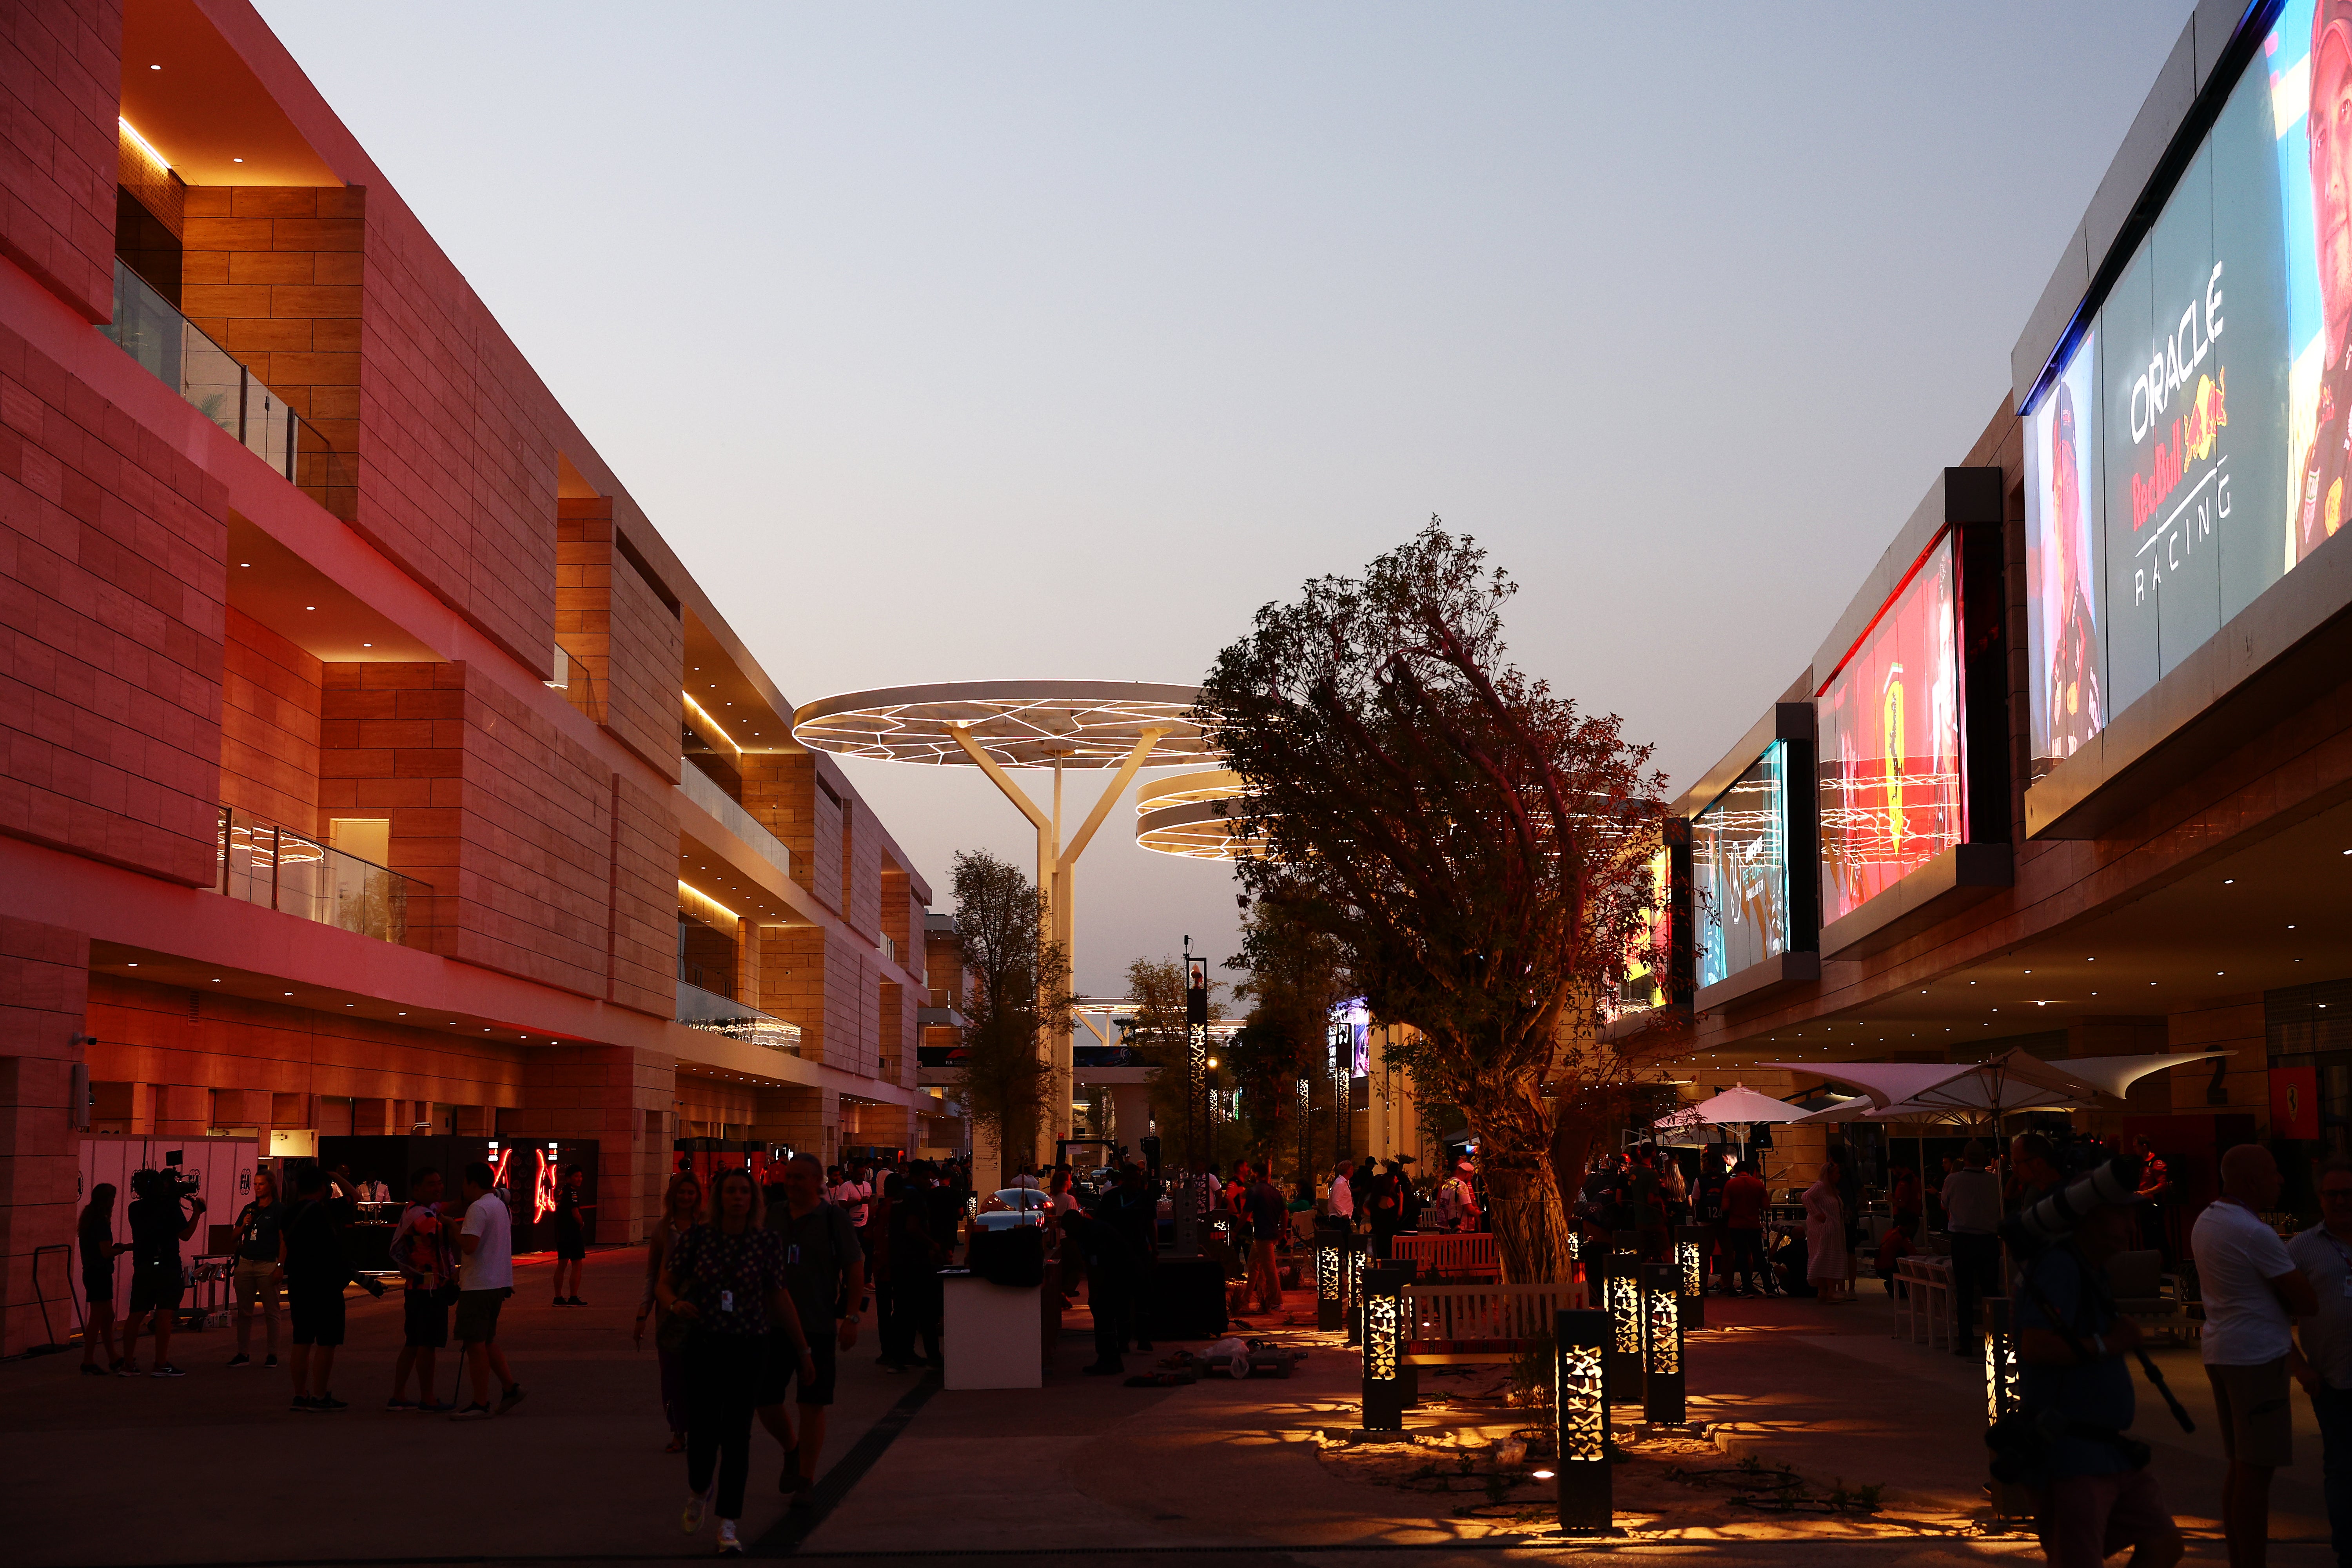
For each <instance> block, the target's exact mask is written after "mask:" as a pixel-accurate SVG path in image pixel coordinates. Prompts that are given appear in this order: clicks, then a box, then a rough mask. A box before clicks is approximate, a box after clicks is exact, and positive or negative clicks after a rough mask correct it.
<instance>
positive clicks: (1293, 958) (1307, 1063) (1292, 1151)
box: [1225, 903, 1352, 1168]
mask: <svg viewBox="0 0 2352 1568" xmlns="http://www.w3.org/2000/svg"><path fill="white" fill-rule="evenodd" d="M1225 967H1226V968H1227V969H1230V970H1238V971H1241V972H1242V973H1244V975H1245V976H1246V978H1244V980H1242V981H1240V982H1239V983H1237V984H1235V985H1234V1000H1235V1001H1238V1002H1245V1003H1247V1004H1248V1006H1247V1009H1246V1010H1245V1011H1244V1014H1243V1021H1242V1026H1241V1028H1240V1029H1239V1030H1238V1031H1236V1032H1235V1034H1234V1037H1233V1040H1232V1042H1231V1044H1230V1047H1229V1051H1230V1059H1231V1061H1232V1064H1233V1068H1234V1079H1235V1082H1236V1083H1237V1085H1238V1086H1239V1088H1240V1089H1241V1102H1242V1105H1243V1106H1244V1113H1245V1125H1246V1127H1247V1131H1248V1142H1247V1144H1246V1145H1245V1148H1246V1152H1249V1153H1250V1154H1252V1155H1254V1156H1256V1157H1257V1158H1259V1159H1261V1160H1266V1159H1271V1160H1272V1162H1273V1163H1275V1165H1276V1167H1280V1168H1286V1167H1292V1166H1295V1165H1297V1163H1298V1114H1299V1105H1298V1080H1299V1079H1302V1078H1303V1079H1307V1081H1308V1083H1309V1085H1310V1087H1311V1088H1312V1089H1328V1085H1327V1084H1326V1083H1325V1082H1324V1080H1325V1079H1328V1077H1329V1074H1328V1071H1327V1070H1326V1068H1325V1065H1324V1049H1325V1042H1326V1041H1327V1040H1328V1037H1329V1033H1330V1026H1331V1009H1332V1008H1333V1007H1334V1006H1336V1005H1338V1004H1339V1002H1341V1001H1342V1000H1344V999H1345V998H1346V997H1348V996H1349V995H1350V994H1352V993H1351V992H1349V989H1348V967H1347V954H1346V952H1345V951H1344V950H1343V949H1342V948H1341V946H1340V944H1339V939H1338V938H1336V937H1334V936H1333V935H1332V934H1331V933H1330V932H1328V931H1318V930H1316V929H1315V928H1313V927H1311V926H1307V925H1305V924H1302V923H1301V922H1300V921H1297V920H1296V919H1294V918H1293V917H1292V916H1291V914H1290V913H1289V911H1288V910H1287V909H1286V907H1285V906H1283V905H1280V904H1271V903H1256V904H1253V905H1251V906H1250V908H1249V911H1248V913H1247V914H1246V915H1245V916H1244V920H1243V925H1242V951H1241V952H1238V953H1236V954H1235V955H1234V956H1233V957H1232V958H1229V959H1227V960H1226V961H1225Z"/></svg>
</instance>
